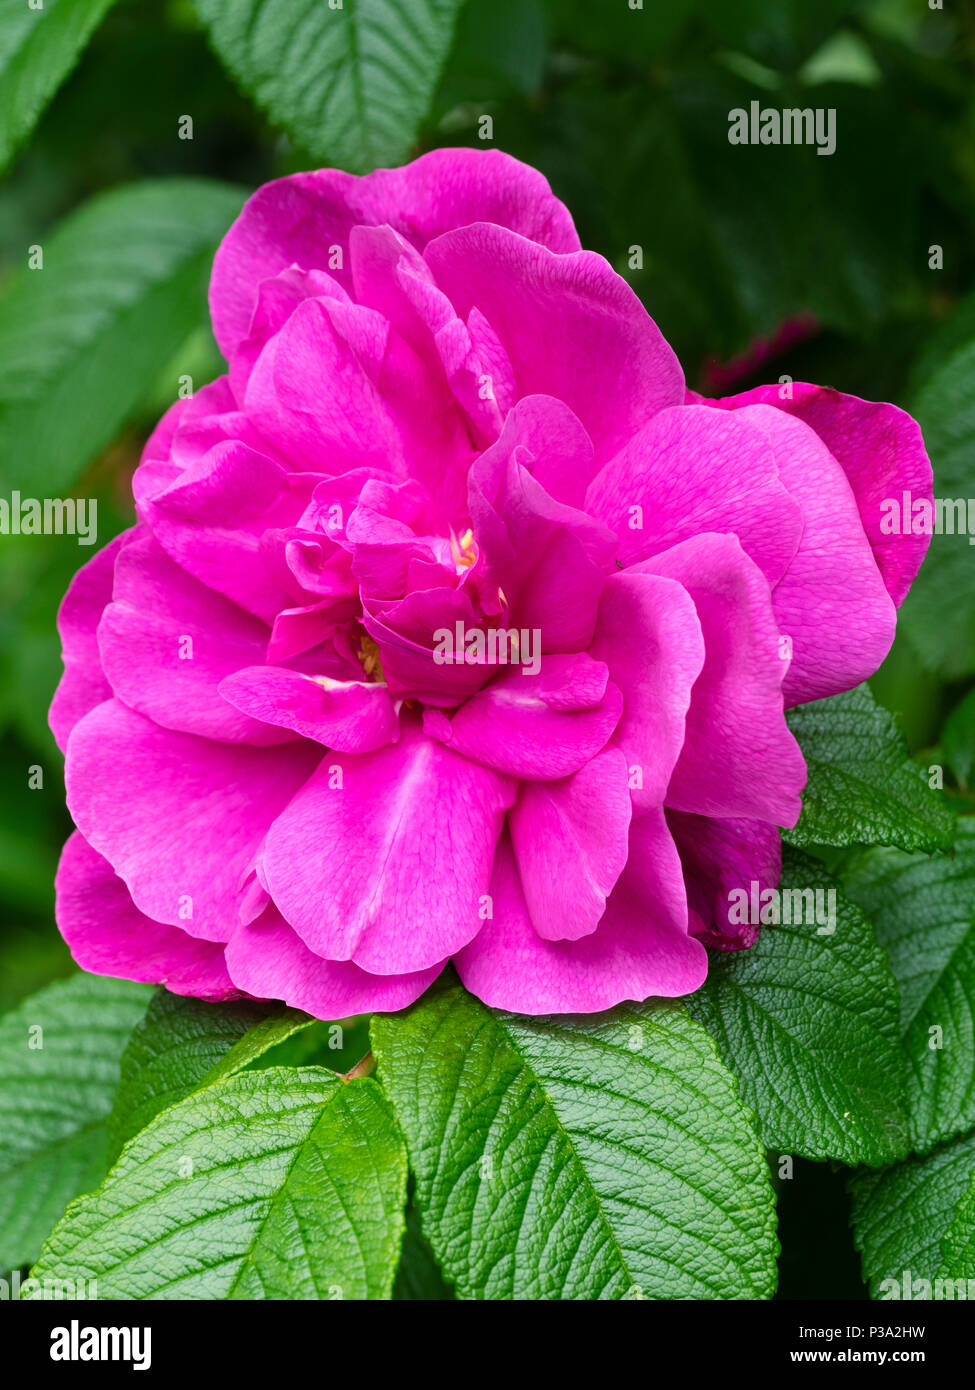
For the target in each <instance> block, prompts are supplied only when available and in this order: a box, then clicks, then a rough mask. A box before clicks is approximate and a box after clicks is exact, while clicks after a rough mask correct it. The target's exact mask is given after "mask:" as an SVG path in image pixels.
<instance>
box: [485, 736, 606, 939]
mask: <svg viewBox="0 0 975 1390" xmlns="http://www.w3.org/2000/svg"><path fill="white" fill-rule="evenodd" d="M631 812H632V807H631V804H630V791H629V787H628V786H627V773H626V759H625V758H624V757H623V754H622V753H621V752H620V751H619V749H618V748H607V749H606V751H605V752H604V753H600V754H599V756H598V757H595V758H593V759H592V760H591V761H590V762H588V763H586V765H585V767H583V768H580V770H579V771H578V772H575V773H573V775H572V776H571V777H566V778H564V779H562V780H561V781H559V782H526V783H525V784H524V785H523V786H522V788H521V791H520V793H519V795H518V800H517V801H516V802H515V804H514V806H513V807H512V810H511V814H510V816H509V817H508V825H509V829H510V831H511V844H512V847H513V849H514V852H515V859H516V860H517V862H518V874H519V877H520V879H521V887H522V892H523V893H524V897H525V903H526V905H527V907H528V914H529V916H530V917H531V921H532V925H533V926H534V928H535V930H536V932H537V933H538V935H539V936H541V937H544V938H545V940H546V941H576V940H578V939H579V937H582V936H588V935H589V933H590V932H593V931H595V930H596V925H597V923H598V922H599V921H600V919H601V918H602V916H603V913H604V912H605V910H606V899H607V898H608V897H609V895H610V893H611V892H612V890H613V887H614V885H615V884H616V881H617V879H618V878H619V876H620V874H621V873H622V872H623V866H624V865H625V863H626V850H627V836H628V832H629V829H630V816H631Z"/></svg>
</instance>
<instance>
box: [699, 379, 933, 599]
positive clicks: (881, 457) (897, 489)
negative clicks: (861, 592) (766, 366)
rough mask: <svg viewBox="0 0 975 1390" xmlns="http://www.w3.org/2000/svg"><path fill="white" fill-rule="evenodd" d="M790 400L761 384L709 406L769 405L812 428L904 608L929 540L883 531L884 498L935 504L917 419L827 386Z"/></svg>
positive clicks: (797, 389) (804, 388) (802, 386)
mask: <svg viewBox="0 0 975 1390" xmlns="http://www.w3.org/2000/svg"><path fill="white" fill-rule="evenodd" d="M791 390H792V399H791V400H782V399H781V398H780V391H781V388H780V387H778V386H758V387H756V388H755V389H754V390H753V391H745V392H743V393H742V394H741V395H738V396H726V397H724V399H722V400H718V401H713V402H708V404H712V405H716V406H720V407H721V409H722V410H738V409H739V408H740V407H742V406H748V405H770V406H774V407H775V408H776V409H777V410H781V411H784V412H785V413H787V414H789V415H795V416H797V417H798V418H799V419H800V420H803V421H805V423H806V424H807V425H810V426H811V427H812V428H813V429H814V430H815V431H816V433H817V434H818V435H819V437H820V438H821V439H822V441H823V443H824V444H825V445H826V447H827V449H828V450H829V451H830V453H831V454H832V455H833V457H834V458H835V459H836V460H837V461H838V462H839V464H840V466H841V467H842V469H843V471H844V472H845V474H846V477H847V481H848V482H849V484H850V486H851V487H852V489H853V494H854V496H855V497H856V502H857V507H858V508H859V511H860V520H861V522H862V523H863V529H864V530H865V531H866V533H867V539H868V540H869V541H870V546H871V549H872V550H873V553H874V557H875V559H876V561H877V565H878V567H879V569H880V573H881V574H882V575H883V579H884V583H885V584H886V586H887V590H888V592H889V593H890V596H891V598H892V599H893V600H894V603H895V604H897V606H898V607H899V606H900V605H901V603H903V601H904V599H905V597H906V596H907V591H908V589H909V588H910V587H911V584H912V583H913V582H914V578H915V576H916V574H917V572H918V570H919V569H920V568H921V561H922V560H923V559H924V557H925V555H926V554H927V549H928V546H929V544H930V543H931V537H930V536H925V535H920V536H915V535H906V536H904V535H885V534H884V533H883V532H882V531H881V529H880V523H881V521H882V519H883V516H884V513H883V510H882V504H883V502H884V500H885V499H886V498H894V499H897V500H898V501H899V500H900V497H901V494H902V492H905V491H907V492H910V493H911V494H912V496H913V497H914V498H918V497H926V498H928V499H930V498H931V494H932V486H933V478H932V472H931V463H930V460H929V459H928V456H927V453H926V451H925V448H924V440H923V439H922V438H921V429H920V426H919V425H918V423H917V421H916V420H914V419H912V418H911V416H910V415H908V414H907V413H906V412H905V411H903V410H899V409H898V408H897V406H896V405H886V404H884V403H881V402H875V401H863V400H860V398H859V396H847V395H844V394H843V393H842V392H841V391H834V390H833V389H832V387H828V386H811V385H809V384H808V383H807V382H802V381H797V382H794V383H792V386H791Z"/></svg>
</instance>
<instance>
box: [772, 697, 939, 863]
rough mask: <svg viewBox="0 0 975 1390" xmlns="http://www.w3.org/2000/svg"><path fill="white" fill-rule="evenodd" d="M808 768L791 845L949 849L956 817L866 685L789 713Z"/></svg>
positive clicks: (785, 835) (788, 838)
mask: <svg viewBox="0 0 975 1390" xmlns="http://www.w3.org/2000/svg"><path fill="white" fill-rule="evenodd" d="M788 722H789V728H790V729H791V730H792V732H793V734H795V736H796V738H797V739H798V740H799V746H800V748H801V749H802V752H803V756H804V758H805V759H806V764H807V766H808V768H809V781H808V783H807V784H806V789H805V791H804V792H803V794H802V815H801V816H800V818H799V824H798V825H797V826H796V827H795V829H794V830H785V831H783V832H782V838H783V839H784V840H785V841H786V842H787V843H788V844H791V845H796V846H798V847H799V848H802V847H803V846H805V845H816V844H819V845H874V844H877V845H894V846H896V848H898V849H906V850H921V849H923V850H935V849H950V848H951V843H952V839H953V835H954V818H953V816H952V813H951V810H950V808H949V807H948V806H947V804H946V803H945V802H944V801H943V800H942V799H941V798H940V797H939V796H938V795H937V794H936V793H935V792H933V791H931V790H930V788H929V787H928V785H927V781H926V779H925V776H924V773H923V772H922V770H921V768H919V767H918V766H917V764H916V763H914V762H913V761H912V760H911V758H910V756H909V754H908V752H907V745H906V744H905V742H904V739H903V737H902V736H901V733H900V730H899V729H898V728H897V723H896V721H895V719H894V716H893V715H892V714H890V713H889V712H888V711H887V710H885V709H884V708H883V707H882V706H881V705H878V704H877V702H876V700H875V699H874V698H873V696H872V695H871V693H870V691H869V689H868V688H867V687H866V686H865V685H860V686H858V687H857V688H856V690H850V691H847V692H846V693H845V694H843V695H833V696H831V697H830V698H829V699H828V700H815V701H813V703H812V704H808V705H799V706H798V707H797V708H796V709H793V710H790V711H789V714H788Z"/></svg>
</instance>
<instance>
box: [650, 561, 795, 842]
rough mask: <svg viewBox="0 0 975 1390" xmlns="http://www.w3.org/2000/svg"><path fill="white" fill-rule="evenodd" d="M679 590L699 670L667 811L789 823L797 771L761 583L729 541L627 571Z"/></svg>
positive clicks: (792, 820) (774, 636) (773, 626)
mask: <svg viewBox="0 0 975 1390" xmlns="http://www.w3.org/2000/svg"><path fill="white" fill-rule="evenodd" d="M634 568H635V569H636V570H637V571H638V572H643V573H647V574H651V573H653V574H661V575H663V576H664V577H665V578H668V579H676V580H678V582H680V583H681V584H683V585H684V588H685V589H686V590H687V591H688V593H689V594H690V596H691V598H692V599H693V600H694V604H695V606H696V608H697V615H698V618H699V619H700V623H701V630H702V632H703V633H704V650H705V658H704V669H703V670H702V672H701V674H700V676H699V677H698V679H697V681H696V682H695V685H694V689H693V692H692V695H691V706H690V709H689V710H688V713H687V735H686V737H685V740H684V747H683V749H682V751H681V755H680V757H679V759H678V760H677V766H676V767H675V769H674V775H673V777H672V778H671V780H670V786H669V787H668V789H667V805H668V806H674V807H676V808H677V809H678V810H682V811H693V812H696V813H698V814H700V815H707V816H747V817H754V818H755V819H756V820H769V821H774V822H775V823H776V824H778V825H790V826H791V825H795V823H796V821H797V820H798V819H799V812H800V811H801V809H802V803H801V801H800V799H799V793H800V791H801V790H802V788H803V786H804V785H805V781H806V764H805V762H804V760H803V757H802V754H801V752H800V751H799V745H798V744H797V743H796V741H795V739H794V738H793V736H792V734H791V733H790V732H789V729H788V727H787V725H786V722H785V715H784V712H783V708H782V677H783V672H784V668H785V663H784V662H783V661H782V659H781V657H780V656H779V650H778V638H779V633H778V627H777V625H776V623H775V618H774V615H773V613H772V600H771V595H770V594H769V588H768V584H767V583H766V581H765V578H764V576H763V575H762V573H761V571H760V570H759V568H758V566H757V565H756V564H755V563H754V561H752V560H750V559H749V558H748V556H747V555H746V554H745V552H744V551H743V550H742V548H741V546H740V545H739V544H738V541H737V540H736V538H735V537H734V536H712V535H703V536H695V537H694V539H693V540H688V541H682V542H681V543H680V545H675V546H674V548H673V549H672V550H667V551H665V552H664V554H663V555H657V556H656V557H655V558H654V559H652V560H645V561H643V563H642V564H640V565H638V566H635V567H634Z"/></svg>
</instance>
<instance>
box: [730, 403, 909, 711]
mask: <svg viewBox="0 0 975 1390" xmlns="http://www.w3.org/2000/svg"><path fill="white" fill-rule="evenodd" d="M740 414H741V415H743V416H745V417H747V418H748V419H749V420H750V421H753V422H754V424H755V426H756V428H758V429H761V430H763V431H764V432H765V433H766V434H767V435H768V438H769V441H770V443H771V445H772V447H773V449H774V450H775V460H776V464H777V466H778V469H779V474H780V476H781V478H782V481H783V482H784V483H785V485H786V487H787V488H788V489H789V490H790V492H791V493H792V494H793V496H794V497H795V498H796V500H797V501H798V502H799V504H800V505H801V507H802V516H803V522H804V525H803V532H802V541H801V542H800V545H799V549H798V551H797V552H796V555H795V557H794V559H793V560H792V563H791V564H790V565H789V568H788V569H787V570H786V572H785V574H784V575H783V576H782V578H781V579H780V580H779V582H778V584H776V585H775V586H774V587H773V589H772V607H773V608H774V610H775V616H776V620H777V621H778V623H779V626H780V628H781V631H782V632H783V633H787V634H788V635H789V636H790V637H791V638H792V642H793V655H792V661H791V663H790V665H789V670H788V672H787V673H786V677H785V680H784V682H783V685H782V693H783V695H784V697H785V701H786V704H788V705H798V704H801V703H802V702H803V701H804V700H819V699H822V698H823V697H824V696H826V695H835V694H837V692H838V691H840V690H850V689H851V688H852V687H853V686H855V685H859V684H860V682H861V681H865V680H866V679H867V677H868V676H872V675H873V673H874V671H876V670H877V668H878V666H879V665H880V663H881V662H882V661H883V659H884V657H885V656H886V655H887V653H888V651H889V650H890V644H891V643H892V642H893V640H894V629H895V627H896V624H897V615H896V611H895V609H894V604H893V601H892V600H891V598H890V595H889V594H888V593H887V590H886V588H885V587H884V582H883V579H882V578H881V575H880V571H879V570H878V569H877V565H876V563H875V561H874V557H873V553H872V551H871V549H870V545H869V543H868V541H867V538H866V536H865V535H864V532H863V526H862V525H861V522H860V515H859V513H858V511H857V507H856V501H855V499H854V496H853V492H852V490H851V488H850V485H849V483H848V482H847V480H846V477H845V475H844V473H843V470H842V469H841V468H840V466H839V464H838V463H837V461H836V459H834V458H833V455H832V454H831V453H830V452H829V450H828V449H827V448H826V446H825V444H823V442H822V440H821V439H820V438H819V436H818V435H817V434H816V433H815V431H814V430H812V429H810V427H809V426H808V425H805V424H803V422H802V421H801V420H795V419H792V418H791V417H790V416H788V415H786V414H785V413H784V412H783V411H781V410H774V409H773V408H772V407H771V406H768V405H753V406H746V407H745V408H744V409H743V410H742V411H741V412H740Z"/></svg>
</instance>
